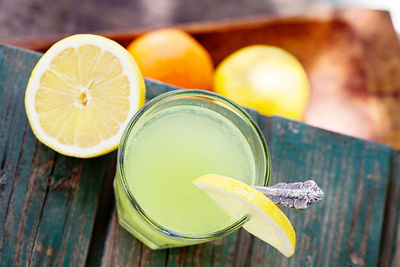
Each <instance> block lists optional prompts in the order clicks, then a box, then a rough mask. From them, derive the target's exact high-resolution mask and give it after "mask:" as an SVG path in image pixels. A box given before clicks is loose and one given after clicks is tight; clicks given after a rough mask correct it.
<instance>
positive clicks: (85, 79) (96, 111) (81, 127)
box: [25, 34, 145, 158]
mask: <svg viewBox="0 0 400 267" xmlns="http://www.w3.org/2000/svg"><path fill="white" fill-rule="evenodd" d="M144 99H145V85H144V80H143V77H142V75H141V73H140V71H139V68H138V67H137V65H136V62H135V61H134V59H133V57H132V56H131V55H130V54H129V53H128V52H127V51H126V50H125V49H124V48H123V47H122V46H120V45H119V44H118V43H116V42H114V41H112V40H109V39H107V38H104V37H101V36H97V35H90V34H78V35H73V36H70V37H68V38H65V39H63V40H61V41H59V42H57V43H56V44H54V45H53V46H52V47H51V48H50V49H49V50H48V51H47V52H46V53H45V54H44V55H43V57H42V58H41V59H40V60H39V62H38V63H37V65H36V67H35V68H34V69H33V71H32V74H31V77H30V79H29V83H28V86H27V88H26V94H25V109H26V113H27V115H28V119H29V122H30V125H31V127H32V130H33V132H34V134H35V135H36V137H37V138H38V139H39V140H40V141H41V142H42V143H44V144H46V145H47V146H49V147H51V148H52V149H54V150H55V151H57V152H59V153H61V154H64V155H68V156H74V157H81V158H89V157H95V156H99V155H102V154H105V153H107V152H109V151H112V150H114V149H116V148H117V147H118V144H119V142H120V139H121V136H122V133H123V131H124V128H125V127H126V125H127V124H128V122H129V120H130V119H131V118H132V116H133V115H134V114H135V112H136V111H137V110H138V109H139V108H140V107H141V106H142V105H143V103H144Z"/></svg>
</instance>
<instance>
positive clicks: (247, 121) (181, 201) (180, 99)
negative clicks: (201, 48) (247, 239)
mask: <svg viewBox="0 0 400 267" xmlns="http://www.w3.org/2000/svg"><path fill="white" fill-rule="evenodd" d="M269 167H270V163H269V153H268V149H267V146H266V144H265V141H264V138H263V135H262V133H261V131H260V130H259V129H258V127H257V125H256V123H255V122H254V121H253V119H252V118H251V117H250V116H249V115H248V113H247V112H245V111H244V110H243V109H242V108H241V107H239V106H238V105H237V104H235V103H233V102H232V101H230V100H228V99H226V98H224V97H222V96H220V95H218V94H215V93H212V92H208V91H202V90H176V91H172V92H169V93H165V94H163V95H160V96H158V97H157V98H155V99H153V100H152V101H150V102H148V103H147V104H146V105H145V106H144V107H143V108H142V109H141V110H139V111H138V113H137V114H136V115H135V116H134V118H132V120H131V121H130V123H129V125H128V126H127V128H126V129H125V132H124V135H123V137H122V141H121V144H120V147H119V150H118V163H117V174H116V177H115V180H114V190H115V197H116V204H117V212H118V219H119V222H120V224H121V225H122V226H123V227H124V228H125V229H126V230H127V231H129V232H130V233H131V234H133V235H134V236H135V237H137V238H138V239H140V240H141V241H142V242H144V243H145V244H146V245H147V246H148V247H150V248H152V249H161V248H168V247H177V246H185V245H191V244H197V243H202V242H205V241H209V240H213V239H215V238H218V237H220V236H224V235H226V234H228V233H230V232H232V231H234V230H236V229H238V228H240V227H241V226H242V225H243V224H244V223H245V222H246V221H247V220H248V218H247V217H246V216H243V217H240V218H233V217H232V216H230V215H228V214H227V213H226V212H225V211H224V210H223V209H222V208H220V207H219V206H218V204H217V203H216V202H215V201H214V200H213V199H211V198H210V197H209V196H208V195H207V194H206V193H205V192H203V191H202V190H200V189H199V188H197V187H196V186H195V185H193V184H192V181H193V180H194V179H196V178H197V177H199V176H201V175H204V174H208V173H215V174H220V175H224V176H229V177H232V178H235V179H238V180H241V181H243V182H245V183H247V184H250V185H258V186H266V185H267V184H268V180H269V169H270V168H269Z"/></svg>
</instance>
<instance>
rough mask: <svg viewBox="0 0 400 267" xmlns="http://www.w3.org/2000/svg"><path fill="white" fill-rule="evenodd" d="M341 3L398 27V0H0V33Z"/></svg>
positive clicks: (94, 28) (125, 25) (138, 24)
mask: <svg viewBox="0 0 400 267" xmlns="http://www.w3.org/2000/svg"><path fill="white" fill-rule="evenodd" d="M347 6H352V7H370V8H375V9H385V10H389V11H390V12H391V16H392V20H393V23H394V25H395V28H396V30H397V32H399V31H400V1H398V0H380V1H377V0H351V1H345V0H302V1H296V0H201V1H198V0H152V1H149V0H134V1H132V0H86V1H79V0H61V1H47V0H0V25H1V26H0V38H11V37H12V38H15V37H30V36H38V35H40V36H48V35H54V34H70V33H82V32H98V31H110V30H115V29H118V30H126V29H135V28H142V27H159V26H166V25H171V24H175V23H184V22H198V21H208V20H223V19H228V18H236V17H243V16H252V15H259V14H266V13H267V14H271V15H272V14H277V15H294V14H299V13H302V12H310V11H312V10H318V9H328V8H335V7H347Z"/></svg>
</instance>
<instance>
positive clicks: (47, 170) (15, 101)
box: [0, 46, 116, 266]
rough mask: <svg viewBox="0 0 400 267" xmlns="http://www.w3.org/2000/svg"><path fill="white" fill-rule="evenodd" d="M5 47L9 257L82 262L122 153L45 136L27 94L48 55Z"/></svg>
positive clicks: (3, 254)
mask: <svg viewBox="0 0 400 267" xmlns="http://www.w3.org/2000/svg"><path fill="white" fill-rule="evenodd" d="M0 51H1V52H0V56H1V57H0V81H1V82H0V97H1V101H2V103H4V105H1V107H0V108H1V113H0V121H1V123H0V141H1V142H0V146H1V147H0V149H1V150H0V151H1V153H0V157H1V158H0V162H1V178H0V179H1V182H0V207H1V208H0V218H1V221H0V231H1V233H2V235H1V239H0V259H1V265H3V264H4V265H6V266H8V265H14V264H15V265H20V266H22V265H34V266H49V265H74V266H82V265H84V264H85V262H86V255H87V253H88V248H89V243H90V239H91V235H92V230H93V226H94V224H95V216H96V214H97V211H98V209H101V208H102V207H100V206H99V203H102V202H100V201H99V199H100V198H101V197H102V192H103V191H102V190H103V185H106V184H107V182H108V181H112V179H113V177H114V174H115V155H116V154H115V153H111V154H108V155H106V156H103V157H100V158H96V159H90V160H81V159H76V158H70V157H65V156H62V155H60V154H57V153H55V152H54V151H53V150H51V149H49V148H47V147H46V146H44V145H42V144H41V143H40V142H38V141H37V140H36V138H35V137H34V135H33V133H32V131H31V129H30V127H29V124H28V122H27V118H26V114H25V110H24V94H25V87H26V84H27V81H28V78H29V76H30V72H31V70H32V68H33V66H34V65H35V63H36V62H37V60H38V59H39V58H40V56H41V55H40V54H38V53H32V52H28V51H24V50H20V49H15V48H10V47H4V46H2V47H0ZM108 184H110V182H108ZM108 190H109V192H110V191H111V186H108Z"/></svg>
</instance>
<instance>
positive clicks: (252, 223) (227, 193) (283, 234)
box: [193, 174, 296, 257]
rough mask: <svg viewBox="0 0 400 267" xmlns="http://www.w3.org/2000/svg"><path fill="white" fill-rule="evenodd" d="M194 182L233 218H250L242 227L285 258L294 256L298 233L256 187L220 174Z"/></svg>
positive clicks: (208, 175)
mask: <svg viewBox="0 0 400 267" xmlns="http://www.w3.org/2000/svg"><path fill="white" fill-rule="evenodd" d="M193 183H194V184H195V185H196V186H197V187H199V188H200V189H202V190H203V191H204V192H206V193H207V194H208V195H210V196H211V197H212V198H213V199H214V200H215V201H216V202H217V203H218V204H219V205H220V206H221V207H222V208H224V209H225V210H226V211H227V212H228V213H229V214H230V215H232V216H233V217H234V218H240V217H243V216H248V217H249V221H247V222H246V223H245V224H244V225H243V228H244V229H245V230H246V231H248V232H249V233H251V234H253V235H254V236H256V237H258V238H260V239H261V240H263V241H265V242H267V243H268V244H270V245H271V246H273V247H275V248H276V249H277V250H278V251H280V252H281V253H282V254H283V255H285V256H286V257H290V256H292V255H293V253H294V250H295V246H296V234H295V232H294V229H293V227H292V224H291V223H290V221H289V219H288V218H287V217H286V215H285V214H284V213H283V212H282V211H281V210H280V209H279V208H278V207H277V206H276V205H275V204H274V203H273V202H272V201H271V200H269V199H268V197H266V196H265V195H263V194H262V193H260V192H259V191H257V190H256V189H254V188H253V187H251V186H249V185H247V184H245V183H243V182H241V181H238V180H236V179H232V178H229V177H224V176H221V175H217V174H207V175H203V176H200V177H199V178H197V179H195V180H194V181H193Z"/></svg>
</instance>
